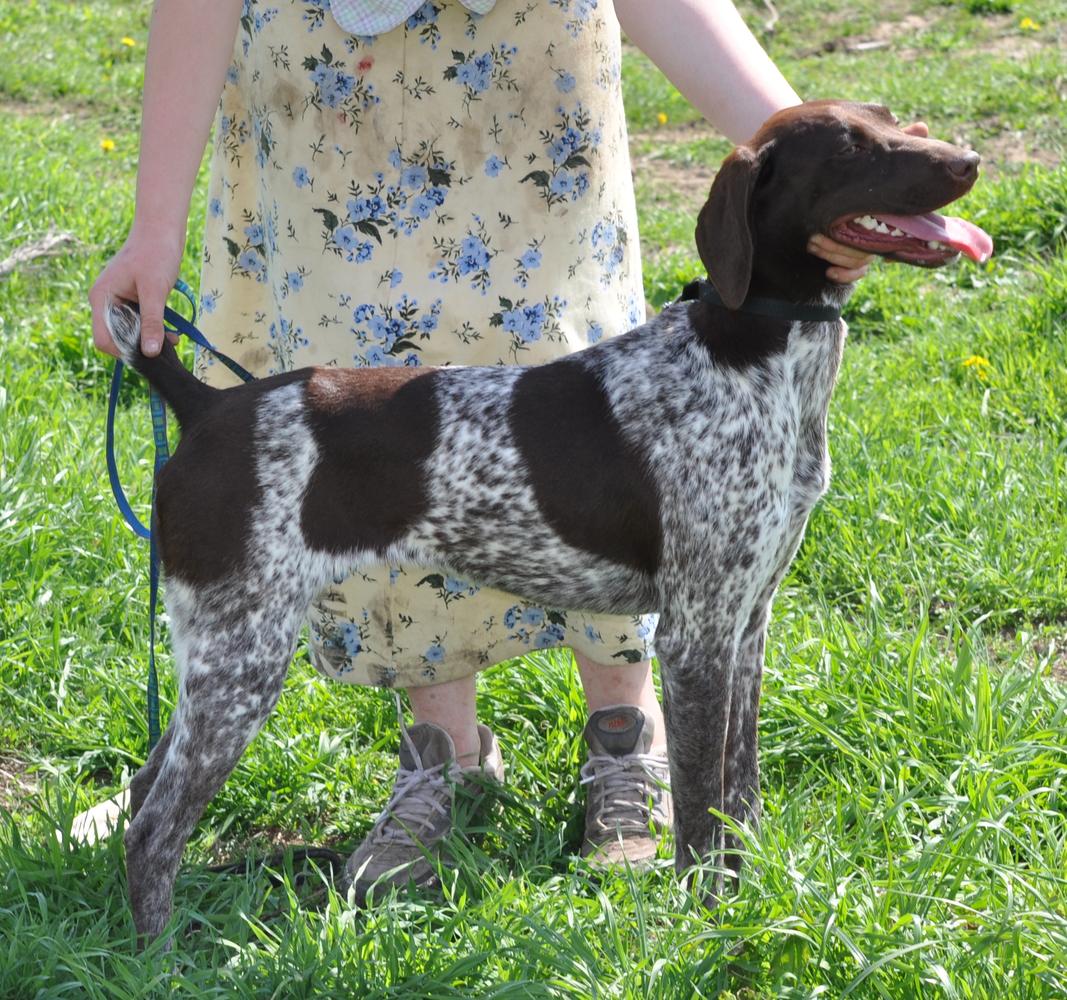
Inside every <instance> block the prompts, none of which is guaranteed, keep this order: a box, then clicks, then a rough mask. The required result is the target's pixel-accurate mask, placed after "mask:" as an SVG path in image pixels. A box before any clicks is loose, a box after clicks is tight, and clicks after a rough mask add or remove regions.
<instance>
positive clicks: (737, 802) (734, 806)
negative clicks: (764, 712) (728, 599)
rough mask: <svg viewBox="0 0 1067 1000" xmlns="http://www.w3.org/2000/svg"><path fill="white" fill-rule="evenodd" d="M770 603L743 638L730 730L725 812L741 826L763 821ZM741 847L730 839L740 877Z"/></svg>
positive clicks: (729, 858) (729, 852) (730, 857)
mask: <svg viewBox="0 0 1067 1000" xmlns="http://www.w3.org/2000/svg"><path fill="white" fill-rule="evenodd" d="M770 611H771V606H770V601H769V600H768V601H766V602H764V603H762V604H761V605H760V606H759V607H758V608H757V609H756V611H755V612H754V613H753V615H752V618H751V619H750V620H749V623H748V626H747V628H746V629H745V632H744V634H743V635H742V637H741V645H740V648H739V650H738V654H737V660H736V664H735V667H734V681H733V692H732V697H731V699H730V721H729V725H728V726H727V729H726V760H725V762H724V769H723V803H724V808H723V812H724V813H725V814H726V815H727V816H730V817H731V818H733V819H736V820H738V822H741V823H747V824H748V825H749V826H753V827H754V826H756V824H758V823H759V817H760V787H759V736H758V733H757V725H758V722H759V699H760V688H761V686H762V682H763V656H764V645H765V643H766V638H767V621H768V619H769V617H770ZM740 847H741V844H740V842H739V841H738V839H737V837H735V836H733V835H731V834H727V836H726V864H727V865H728V866H729V867H730V868H731V869H733V871H734V874H735V875H740V872H741V858H740V855H739V853H738V852H739V850H740Z"/></svg>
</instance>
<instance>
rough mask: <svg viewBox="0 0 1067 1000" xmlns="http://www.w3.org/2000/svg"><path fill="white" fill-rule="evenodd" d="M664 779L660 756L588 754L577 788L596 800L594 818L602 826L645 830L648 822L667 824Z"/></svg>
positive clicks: (663, 765) (663, 767) (666, 785)
mask: <svg viewBox="0 0 1067 1000" xmlns="http://www.w3.org/2000/svg"><path fill="white" fill-rule="evenodd" d="M668 775H669V770H668V767H667V761H666V760H665V759H664V758H663V755H662V754H655V753H629V754H621V755H619V756H614V755H612V754H599V753H598V754H592V753H591V754H590V755H589V759H588V760H586V762H585V763H584V764H583V765H582V770H581V776H582V780H581V784H583V785H589V786H590V789H589V792H590V794H591V795H595V796H597V798H598V800H599V801H598V803H597V805H598V808H597V818H598V820H599V821H600V822H601V823H603V824H604V825H605V826H617V827H619V828H621V829H632V830H647V829H648V824H649V820H650V819H654V820H657V821H658V822H661V823H665V822H666V821H667V816H666V812H665V811H664V810H663V809H662V803H663V793H664V792H665V791H666V790H667V788H668V782H667V779H668ZM650 801H651V810H650V808H649V803H650Z"/></svg>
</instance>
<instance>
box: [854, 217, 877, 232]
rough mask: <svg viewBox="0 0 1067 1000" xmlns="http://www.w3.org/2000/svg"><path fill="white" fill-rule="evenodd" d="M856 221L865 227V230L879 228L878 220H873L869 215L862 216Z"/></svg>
mask: <svg viewBox="0 0 1067 1000" xmlns="http://www.w3.org/2000/svg"><path fill="white" fill-rule="evenodd" d="M855 221H856V224H857V225H860V226H863V228H864V229H877V228H878V220H877V219H873V218H871V216H869V215H863V216H860V218H858V219H856V220H855Z"/></svg>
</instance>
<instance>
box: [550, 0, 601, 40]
mask: <svg viewBox="0 0 1067 1000" xmlns="http://www.w3.org/2000/svg"><path fill="white" fill-rule="evenodd" d="M548 2H549V6H550V7H558V8H559V9H560V10H561V11H563V13H564V14H565V15H566V16H567V20H566V22H565V25H566V28H567V32H568V33H569V34H570V35H571V36H572V37H574V38H577V37H578V36H579V35H580V34H581V33H582V29H583V28H585V26H586V24H587V23H588V21H589V18H590V16H591V15H592V13H593V11H594V10H596V8H597V2H598V0H548Z"/></svg>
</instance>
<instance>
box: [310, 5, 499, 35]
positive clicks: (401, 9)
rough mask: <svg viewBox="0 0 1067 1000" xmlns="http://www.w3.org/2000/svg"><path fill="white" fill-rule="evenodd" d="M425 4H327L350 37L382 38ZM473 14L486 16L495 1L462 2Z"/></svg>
mask: <svg viewBox="0 0 1067 1000" xmlns="http://www.w3.org/2000/svg"><path fill="white" fill-rule="evenodd" d="M424 2H425V0H330V12H331V13H332V14H333V18H334V20H335V21H336V22H337V23H338V24H339V25H340V26H341V27H342V28H344V29H345V31H347V32H349V33H350V34H353V35H381V34H384V33H385V32H387V31H391V30H392V29H393V28H396V27H399V26H400V25H401V24H403V23H404V22H405V21H406V20H407V19H408V18H409V17H411V15H412V14H414V13H415V11H417V10H418V9H419V8H420V7H421V6H422V5H423V3H424ZM462 2H463V6H464V7H466V8H467V9H468V10H471V11H473V12H474V13H475V14H488V13H489V11H491V10H492V9H493V5H494V4H495V3H496V0H462Z"/></svg>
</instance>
